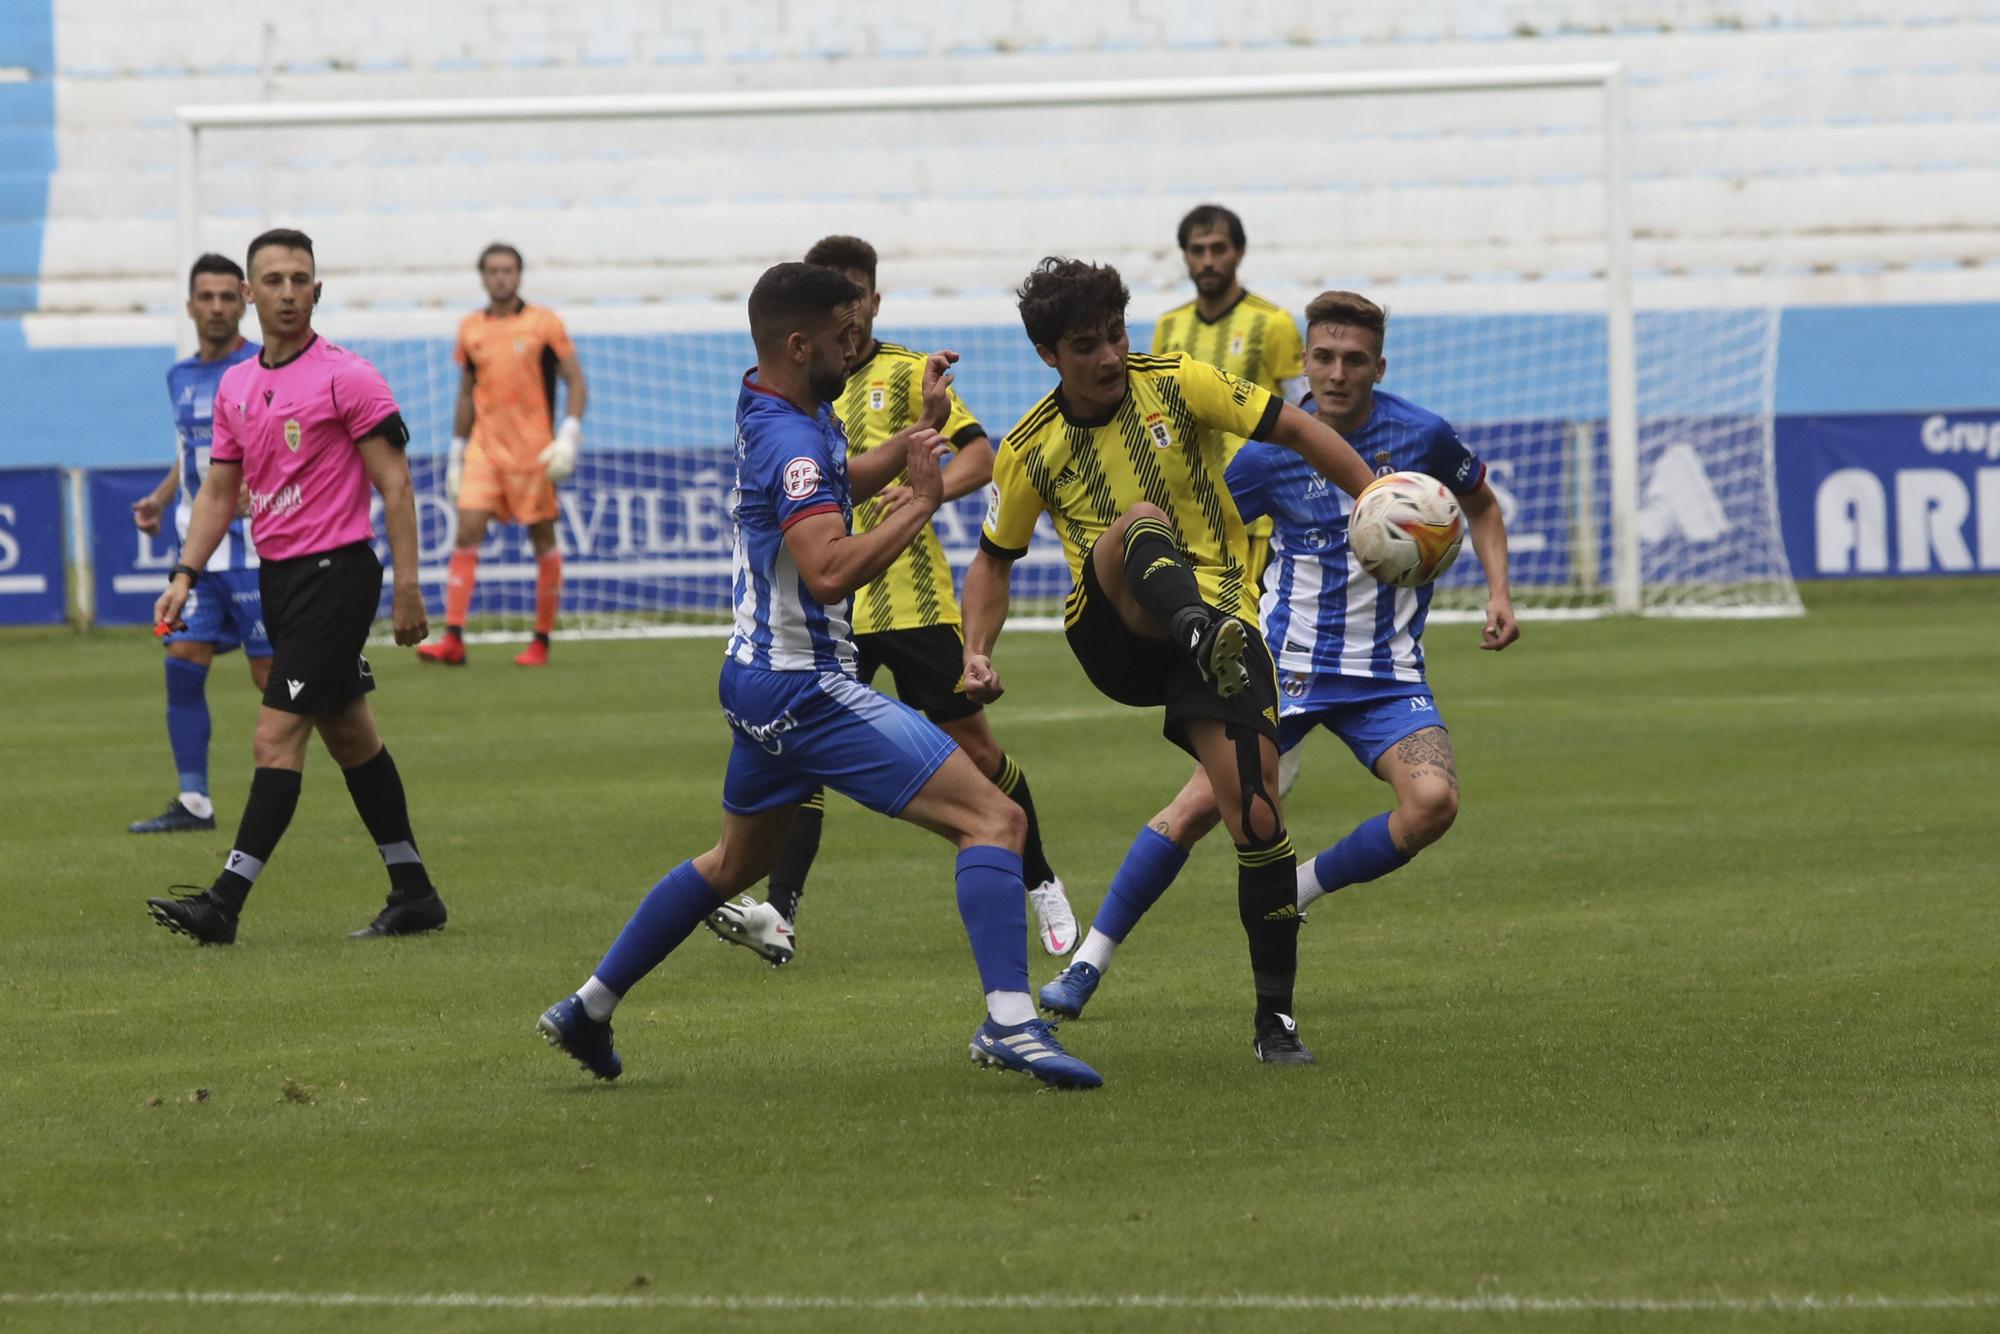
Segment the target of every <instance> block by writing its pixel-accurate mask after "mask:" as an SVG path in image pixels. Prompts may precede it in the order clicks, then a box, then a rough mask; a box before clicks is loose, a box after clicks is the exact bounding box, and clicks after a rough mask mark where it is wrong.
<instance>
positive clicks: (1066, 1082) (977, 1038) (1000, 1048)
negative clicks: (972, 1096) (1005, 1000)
mask: <svg viewBox="0 0 2000 1334" xmlns="http://www.w3.org/2000/svg"><path fill="white" fill-rule="evenodd" d="M972 1063H973V1064H974V1065H983V1066H986V1067H987V1068H989V1069H993V1070H1012V1071H1013V1072H1015V1073H1016V1074H1023V1075H1033V1076H1034V1077H1035V1078H1037V1079H1039V1080H1041V1081H1042V1082H1043V1083H1044V1084H1047V1085H1048V1086H1049V1087H1050V1088H1058V1089H1094V1088H1097V1087H1099V1086H1100V1085H1102V1084H1103V1083H1104V1076H1102V1075H1100V1074H1098V1073H1097V1071H1095V1070H1093V1069H1091V1068H1090V1067H1089V1066H1087V1065H1085V1064H1084V1063H1083V1062H1082V1061H1079V1060H1077V1059H1076V1057H1074V1056H1072V1055H1070V1054H1069V1053H1068V1052H1066V1051H1064V1050H1063V1047H1062V1043H1060V1042H1057V1041H1056V1035H1055V1033H1054V1032H1053V1031H1052V1030H1051V1029H1050V1028H1049V1026H1048V1024H1047V1023H1045V1022H1044V1021H1042V1020H1040V1019H1030V1020H1029V1021H1028V1022H1027V1023H1025V1024H1014V1025H1011V1026H1007V1027H1003V1026H1001V1025H999V1024H996V1023H994V1022H993V1020H992V1018H991V1017H988V1019H987V1020H986V1022H985V1023H983V1024H981V1025H980V1026H979V1030H978V1031H977V1032H975V1033H974V1034H973V1035H972Z"/></svg>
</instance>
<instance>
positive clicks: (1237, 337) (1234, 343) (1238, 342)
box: [1229, 333, 1243, 357]
mask: <svg viewBox="0 0 2000 1334" xmlns="http://www.w3.org/2000/svg"><path fill="white" fill-rule="evenodd" d="M1229 355H1230V356H1232V357H1240V356H1242V355H1243V335H1242V334H1240V333H1239V334H1234V335H1232V336H1231V337H1230V339H1229Z"/></svg>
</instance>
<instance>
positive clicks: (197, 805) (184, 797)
mask: <svg viewBox="0 0 2000 1334" xmlns="http://www.w3.org/2000/svg"><path fill="white" fill-rule="evenodd" d="M181 805H183V806H185V807H187V808H188V814H190V815H196V816H199V817H201V818H202V819H204V820H206V819H209V818H211V817H212V816H214V814H215V803H214V802H212V801H210V800H209V799H208V793H206V792H183V793H181Z"/></svg>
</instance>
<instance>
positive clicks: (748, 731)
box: [722, 709, 799, 755]
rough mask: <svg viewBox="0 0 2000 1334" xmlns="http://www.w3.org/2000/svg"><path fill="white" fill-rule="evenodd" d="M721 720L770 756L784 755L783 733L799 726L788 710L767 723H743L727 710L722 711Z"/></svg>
mask: <svg viewBox="0 0 2000 1334" xmlns="http://www.w3.org/2000/svg"><path fill="white" fill-rule="evenodd" d="M722 718H723V721H725V722H727V723H728V724H729V725H730V726H731V727H733V728H735V729H736V730H737V731H739V732H741V733H742V734H743V735H744V736H747V737H749V738H750V739H751V740H752V741H754V742H756V743H757V744H758V745H759V746H761V747H763V749H764V751H765V752H766V753H767V754H771V755H782V754H784V751H785V733H787V732H789V731H791V730H792V729H793V728H795V727H797V726H798V725H799V720H798V719H796V718H794V717H792V715H791V711H790V710H787V711H785V712H784V713H781V714H779V715H778V716H777V717H775V718H773V719H772V720H771V721H770V722H768V723H751V722H745V721H744V720H743V719H741V718H738V717H737V716H736V715H735V714H734V713H731V712H730V711H729V710H728V709H724V710H723V711H722Z"/></svg>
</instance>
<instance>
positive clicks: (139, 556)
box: [84, 467, 177, 625]
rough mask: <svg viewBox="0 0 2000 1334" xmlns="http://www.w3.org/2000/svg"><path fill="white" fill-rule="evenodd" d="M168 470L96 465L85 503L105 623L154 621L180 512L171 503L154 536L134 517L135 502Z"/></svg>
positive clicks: (94, 589)
mask: <svg viewBox="0 0 2000 1334" xmlns="http://www.w3.org/2000/svg"><path fill="white" fill-rule="evenodd" d="M163 475H164V470H163V469H161V468H158V467H145V468H93V469H91V471H90V478H89V483H88V485H87V486H86V487H85V495H84V505H85V508H86V509H87V510H88V511H89V522H90V568H91V583H92V592H93V595H94V596H95V597H96V599H97V623H98V624H99V625H150V624H151V623H152V620H153V603H154V601H155V600H156V599H158V597H159V596H160V590H161V589H162V588H164V587H166V583H167V571H168V570H169V569H171V568H172V567H173V563H174V557H175V554H176V549H177V544H176V543H175V541H174V512H173V508H172V507H171V506H169V507H168V509H167V513H166V515H165V516H164V518H163V519H162V521H161V523H160V531H159V532H158V534H156V535H152V536H148V535H147V534H145V533H142V532H140V531H139V528H138V526H137V525H136V524H134V523H133V522H132V504H133V502H134V501H136V500H138V499H139V498H140V497H142V496H144V495H145V494H146V493H148V492H149V491H151V490H152V489H153V488H154V487H155V486H157V485H159V482H160V478H161V477H162V476H163Z"/></svg>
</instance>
